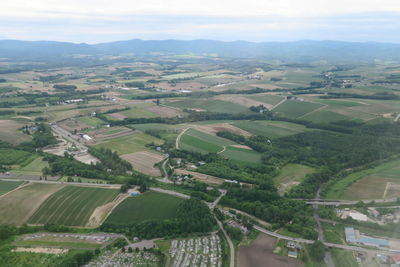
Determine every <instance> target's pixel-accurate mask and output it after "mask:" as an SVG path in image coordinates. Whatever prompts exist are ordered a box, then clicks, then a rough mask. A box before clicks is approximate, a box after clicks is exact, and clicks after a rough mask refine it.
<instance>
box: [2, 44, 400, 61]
mask: <svg viewBox="0 0 400 267" xmlns="http://www.w3.org/2000/svg"><path fill="white" fill-rule="evenodd" d="M399 51H400V44H393V43H375V42H365V43H356V42H341V41H295V42H263V43H254V42H246V41H234V42H222V41H214V40H193V41H182V40H140V39H133V40H128V41H117V42H110V43H100V44H94V45H89V44H76V43H68V42H53V41H18V40H0V57H1V58H6V59H12V60H46V59H51V58H54V57H61V56H62V57H71V56H73V55H104V54H108V55H120V54H128V53H130V54H135V55H144V54H149V53H158V52H159V53H174V54H187V53H193V54H213V55H218V56H224V57H241V58H255V57H257V58H263V59H278V60H284V61H297V62H310V61H316V60H331V61H339V62H340V61H344V62H346V61H353V60H354V61H355V60H361V61H371V60H398V59H400V52H399Z"/></svg>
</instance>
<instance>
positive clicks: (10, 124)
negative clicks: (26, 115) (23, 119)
mask: <svg viewBox="0 0 400 267" xmlns="http://www.w3.org/2000/svg"><path fill="white" fill-rule="evenodd" d="M23 125H25V124H22V123H19V122H16V121H12V120H0V129H1V131H0V140H2V141H6V142H8V143H11V144H15V145H16V144H19V143H22V142H27V141H30V140H31V137H30V136H29V135H26V134H23V133H22V132H20V131H19V130H18V129H19V128H21V127H22V126H23Z"/></svg>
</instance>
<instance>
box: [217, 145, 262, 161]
mask: <svg viewBox="0 0 400 267" xmlns="http://www.w3.org/2000/svg"><path fill="white" fill-rule="evenodd" d="M220 155H221V156H224V157H227V158H228V159H231V160H235V161H241V162H247V163H260V162H261V154H260V153H258V152H256V151H254V150H250V149H245V148H239V147H227V148H226V150H225V151H224V152H222V153H221V154H220Z"/></svg>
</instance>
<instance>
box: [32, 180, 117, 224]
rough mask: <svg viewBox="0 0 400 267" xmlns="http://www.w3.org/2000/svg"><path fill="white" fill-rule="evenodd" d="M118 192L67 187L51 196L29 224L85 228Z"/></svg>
mask: <svg viewBox="0 0 400 267" xmlns="http://www.w3.org/2000/svg"><path fill="white" fill-rule="evenodd" d="M118 192H119V191H118V190H115V189H106V188H94V187H79V186H66V187H64V188H63V189H61V190H60V191H58V192H56V193H55V194H53V195H51V196H50V197H49V198H48V199H47V200H46V201H45V202H44V203H43V204H42V205H41V206H40V208H39V209H38V210H37V211H36V212H35V213H34V214H33V216H32V217H31V218H30V219H29V223H32V224H47V223H54V224H60V225H67V226H85V225H86V224H87V222H88V220H89V218H90V216H91V215H92V213H93V211H94V210H95V209H96V208H97V207H98V206H101V205H104V204H106V203H108V202H111V201H112V200H114V199H115V197H116V196H117V195H118Z"/></svg>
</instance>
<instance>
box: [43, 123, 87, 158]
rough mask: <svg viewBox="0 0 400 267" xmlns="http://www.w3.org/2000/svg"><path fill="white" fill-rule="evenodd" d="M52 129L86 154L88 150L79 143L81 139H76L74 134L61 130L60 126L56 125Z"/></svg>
mask: <svg viewBox="0 0 400 267" xmlns="http://www.w3.org/2000/svg"><path fill="white" fill-rule="evenodd" d="M51 129H52V130H53V131H54V132H55V133H56V134H57V135H59V136H61V137H62V138H64V139H66V140H68V141H69V142H71V143H73V144H74V145H75V146H76V147H77V148H78V149H79V150H80V151H81V152H86V151H87V150H88V148H87V147H86V146H85V145H83V144H82V143H80V142H79V137H75V136H74V135H73V134H71V133H70V132H68V131H67V130H65V129H63V128H61V127H60V126H58V125H56V124H54V125H51Z"/></svg>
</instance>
